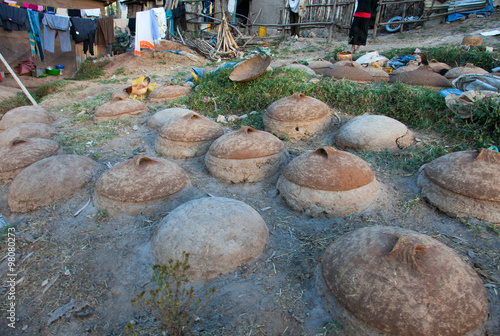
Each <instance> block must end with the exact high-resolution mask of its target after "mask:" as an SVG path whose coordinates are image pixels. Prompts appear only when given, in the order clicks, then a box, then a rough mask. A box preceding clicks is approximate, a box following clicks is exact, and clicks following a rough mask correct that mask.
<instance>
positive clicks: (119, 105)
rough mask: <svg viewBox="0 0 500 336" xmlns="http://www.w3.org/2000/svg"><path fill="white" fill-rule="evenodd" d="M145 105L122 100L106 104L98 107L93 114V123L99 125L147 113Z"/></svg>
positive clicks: (135, 101) (134, 101) (133, 100)
mask: <svg viewBox="0 0 500 336" xmlns="http://www.w3.org/2000/svg"><path fill="white" fill-rule="evenodd" d="M147 109H148V107H147V105H146V104H145V103H143V102H141V101H138V100H135V99H123V100H118V101H112V102H107V103H105V104H104V105H101V106H99V107H98V108H97V109H96V111H95V113H94V123H96V124H97V123H100V122H103V121H107V120H111V119H121V118H127V117H131V116H138V115H141V114H143V113H145V112H146V111H147Z"/></svg>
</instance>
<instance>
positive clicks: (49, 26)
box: [42, 14, 71, 53]
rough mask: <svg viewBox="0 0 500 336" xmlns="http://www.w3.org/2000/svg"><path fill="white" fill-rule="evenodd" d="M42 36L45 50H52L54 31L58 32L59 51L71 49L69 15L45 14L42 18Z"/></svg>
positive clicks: (54, 37) (54, 39) (54, 38)
mask: <svg viewBox="0 0 500 336" xmlns="http://www.w3.org/2000/svg"><path fill="white" fill-rule="evenodd" d="M42 24H43V37H44V44H45V50H47V51H48V52H52V53H53V52H54V44H55V41H56V32H57V33H58V34H59V41H60V43H61V51H62V52H67V51H71V40H70V34H69V27H70V22H69V17H67V16H60V15H55V14H45V16H44V17H43V20H42Z"/></svg>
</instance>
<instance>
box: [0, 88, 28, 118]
mask: <svg viewBox="0 0 500 336" xmlns="http://www.w3.org/2000/svg"><path fill="white" fill-rule="evenodd" d="M30 94H31V95H32V96H33V95H34V93H32V92H30ZM35 100H36V99H35ZM26 105H32V104H31V101H30V100H29V99H28V97H26V95H25V94H24V93H22V92H18V93H17V94H16V95H15V96H13V97H11V98H8V99H3V100H1V101H0V117H2V116H3V115H4V114H5V112H7V111H10V110H12V109H14V108H16V107H20V106H26Z"/></svg>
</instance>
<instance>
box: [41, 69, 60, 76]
mask: <svg viewBox="0 0 500 336" xmlns="http://www.w3.org/2000/svg"><path fill="white" fill-rule="evenodd" d="M45 73H47V74H49V75H54V76H58V75H59V74H60V73H61V70H60V69H54V68H45Z"/></svg>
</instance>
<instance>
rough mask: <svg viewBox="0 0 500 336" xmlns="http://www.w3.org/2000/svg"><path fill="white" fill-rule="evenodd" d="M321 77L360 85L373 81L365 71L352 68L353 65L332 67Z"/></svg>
mask: <svg viewBox="0 0 500 336" xmlns="http://www.w3.org/2000/svg"><path fill="white" fill-rule="evenodd" d="M323 76H325V77H332V78H337V79H349V80H352V81H354V82H360V83H369V82H373V81H374V78H373V77H372V75H370V74H369V73H368V72H366V71H365V70H363V69H360V68H358V67H356V66H354V65H353V64H346V65H344V66H340V65H337V66H335V65H334V66H333V67H331V68H330V69H328V70H327V71H325V73H324V74H323Z"/></svg>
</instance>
